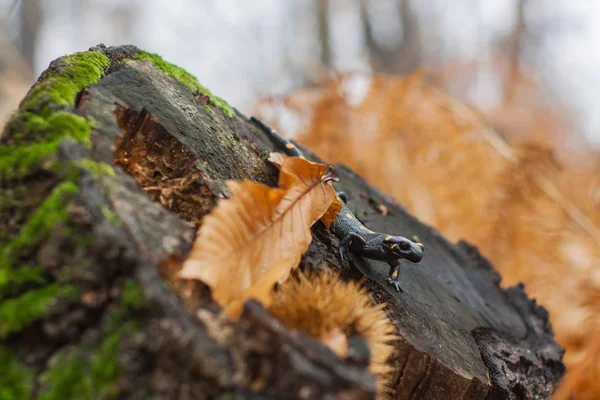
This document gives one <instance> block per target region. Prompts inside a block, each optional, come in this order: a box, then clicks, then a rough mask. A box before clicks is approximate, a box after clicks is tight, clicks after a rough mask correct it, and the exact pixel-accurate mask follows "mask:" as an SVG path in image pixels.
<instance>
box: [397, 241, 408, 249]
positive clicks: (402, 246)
mask: <svg viewBox="0 0 600 400" xmlns="http://www.w3.org/2000/svg"><path fill="white" fill-rule="evenodd" d="M398 248H399V249H400V250H410V243H408V242H407V241H405V240H403V241H401V242H400V243H398Z"/></svg>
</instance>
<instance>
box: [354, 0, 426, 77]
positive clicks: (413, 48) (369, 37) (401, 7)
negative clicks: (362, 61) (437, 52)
mask: <svg viewBox="0 0 600 400" xmlns="http://www.w3.org/2000/svg"><path fill="white" fill-rule="evenodd" d="M360 2H361V3H360V5H361V21H362V29H363V32H364V36H365V45H366V48H367V52H368V55H369V60H370V63H371V66H372V68H373V71H375V72H383V73H395V74H406V73H409V72H411V71H413V70H414V69H415V68H417V67H418V66H419V65H421V34H420V30H419V21H418V19H417V16H416V15H415V13H414V12H413V11H412V7H411V5H410V1H409V0H399V2H398V7H397V8H396V10H397V14H398V19H399V20H400V24H401V26H402V40H401V41H399V42H398V44H397V45H396V46H393V47H391V48H388V49H386V48H383V47H382V46H381V45H380V44H379V43H377V40H376V39H375V36H374V34H373V21H372V20H371V18H369V1H368V0H360Z"/></svg>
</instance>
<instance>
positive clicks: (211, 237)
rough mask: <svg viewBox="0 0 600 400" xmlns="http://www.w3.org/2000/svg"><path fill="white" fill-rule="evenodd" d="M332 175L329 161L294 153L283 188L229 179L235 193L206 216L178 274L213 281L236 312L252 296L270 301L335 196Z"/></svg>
mask: <svg viewBox="0 0 600 400" xmlns="http://www.w3.org/2000/svg"><path fill="white" fill-rule="evenodd" d="M329 179H330V176H329V167H328V166H327V165H323V164H317V163H312V162H310V161H307V160H304V159H302V158H298V157H289V158H286V159H285V160H284V161H283V163H282V165H281V170H280V174H279V188H278V189H277V188H271V187H269V186H266V185H263V184H261V183H256V182H250V181H242V182H239V181H228V182H227V187H228V188H229V190H230V192H231V199H228V200H221V201H220V202H219V203H218V204H217V206H216V207H215V209H214V210H213V211H212V212H211V214H209V215H208V216H206V217H205V219H204V221H203V224H202V226H201V228H200V230H199V232H198V237H197V239H196V241H195V242H194V247H193V248H192V252H191V253H190V256H189V257H188V259H187V260H186V261H185V263H184V265H183V268H182V270H181V272H180V273H179V277H180V278H183V279H197V280H201V281H202V282H204V283H206V284H207V285H208V286H210V287H211V288H212V294H213V298H214V299H215V301H217V302H218V303H219V304H221V305H223V306H225V307H227V309H226V311H227V313H228V314H229V315H230V316H232V317H236V316H237V315H238V314H239V311H240V310H241V306H242V304H243V302H244V301H245V300H247V299H249V298H254V299H256V300H258V301H260V302H262V303H263V304H265V305H268V304H269V302H270V293H271V290H272V288H273V286H274V285H275V283H277V282H282V281H283V280H285V279H286V278H287V277H288V275H289V273H290V271H291V270H292V269H293V268H295V267H296V266H297V265H298V262H299V261H300V257H301V255H302V253H303V252H304V251H306V249H307V248H308V245H309V244H310V242H311V239H312V236H311V232H310V227H311V225H312V224H314V223H315V222H316V221H317V220H318V219H319V218H320V217H321V216H322V215H323V213H325V211H326V210H327V209H328V208H329V206H330V204H331V202H332V201H333V199H334V198H335V191H334V190H333V187H332V186H331V185H330V184H329V183H328V180H329Z"/></svg>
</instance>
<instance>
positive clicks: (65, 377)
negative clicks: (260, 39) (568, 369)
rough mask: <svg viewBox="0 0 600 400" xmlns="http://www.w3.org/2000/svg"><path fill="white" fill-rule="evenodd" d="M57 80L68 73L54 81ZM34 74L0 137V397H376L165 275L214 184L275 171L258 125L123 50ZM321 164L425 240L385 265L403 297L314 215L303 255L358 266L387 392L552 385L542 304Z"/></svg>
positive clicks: (544, 390) (251, 318)
mask: <svg viewBox="0 0 600 400" xmlns="http://www.w3.org/2000/svg"><path fill="white" fill-rule="evenodd" d="M90 54H91V55H92V56H91V59H90ZM207 62H208V61H207ZM94 74H95V75H94ZM82 75H83V76H86V77H89V78H85V79H81V76H82ZM90 76H92V77H90ZM94 76H95V78H94ZM62 79H66V80H68V81H69V82H71V83H72V87H71V86H69V87H68V89H69V90H67V91H64V90H62V89H61V91H60V93H59V94H57V95H55V94H54V92H52V91H53V90H58V89H57V88H56V86H57V85H58V84H61V83H62V82H63V81H62ZM44 85H45V86H44ZM37 87H38V88H42V89H44V90H45V91H46V92H44V91H42V90H41V89H40V90H36V89H35V87H34V89H32V91H31V92H30V93H29V95H28V97H27V98H26V99H25V101H24V102H23V103H22V105H21V108H20V110H19V111H18V113H17V114H15V116H14V117H13V120H11V121H10V122H9V123H8V124H7V126H6V128H5V131H4V133H3V136H2V138H1V141H2V143H1V144H2V147H0V189H1V192H0V226H1V227H0V244H1V245H2V247H1V248H0V260H1V261H3V265H2V266H1V267H0V268H2V269H1V270H0V271H1V274H0V299H1V300H2V303H1V304H0V338H1V340H2V342H1V343H0V387H2V390H4V388H5V387H6V388H7V389H6V392H2V390H0V394H3V393H8V394H10V395H13V397H8V398H29V397H30V395H35V396H39V397H40V398H45V399H54V398H57V399H58V398H60V399H71V398H73V399H74V398H81V397H86V396H87V397H89V396H90V395H91V394H94V395H99V396H101V398H150V397H152V398H156V399H176V398H178V399H203V398H252V399H255V398H286V399H294V398H303V399H308V398H310V399H312V398H326V397H329V398H343V399H363V398H365V399H366V398H373V397H374V394H375V381H374V378H373V376H372V375H371V374H370V373H369V371H368V369H367V366H366V365H364V363H357V362H353V361H351V360H342V359H340V358H338V357H337V356H336V355H335V354H334V353H333V352H331V351H329V350H328V349H327V348H326V347H324V346H323V345H322V344H321V343H319V342H317V341H316V340H314V339H312V338H309V337H308V336H306V335H304V334H302V333H300V332H297V331H293V330H288V329H286V328H285V327H283V326H282V325H281V324H279V323H278V322H277V321H276V320H275V319H273V318H272V317H271V316H270V314H269V313H268V312H267V311H266V310H265V309H264V308H263V307H262V306H260V305H259V304H258V303H256V302H252V301H251V302H248V303H246V306H245V308H244V311H243V313H242V315H241V317H240V319H239V321H237V322H233V321H231V320H229V319H227V318H226V317H224V316H223V315H222V314H221V313H220V309H219V307H218V306H217V305H216V304H215V303H214V302H212V301H211V300H210V299H209V297H208V290H207V289H206V288H205V287H203V286H202V285H197V284H196V285H188V284H181V283H177V282H176V281H174V280H173V275H174V273H173V271H172V270H171V267H172V265H174V264H178V263H180V261H181V260H183V259H184V258H185V257H186V256H187V255H188V253H189V252H190V249H191V243H192V239H193V237H194V232H195V228H196V227H197V226H198V224H199V221H200V220H201V219H202V217H203V216H205V215H206V214H207V213H208V212H209V211H210V210H211V209H212V208H213V207H214V205H215V203H216V200H217V199H219V198H223V197H228V196H229V192H228V190H227V187H226V185H225V181H226V180H230V179H235V180H242V179H249V180H254V181H257V182H262V183H265V184H268V185H270V186H275V185H276V182H277V170H276V168H274V167H273V166H272V165H270V164H269V163H268V162H266V161H265V158H266V155H267V154H268V152H269V151H271V150H277V149H273V147H272V144H271V143H270V142H269V141H268V139H267V137H266V136H265V135H264V133H263V132H261V131H260V129H258V128H257V126H256V125H254V124H253V123H251V122H250V121H249V120H248V118H247V117H246V116H244V115H242V114H240V113H239V112H237V111H236V110H234V109H231V108H230V107H229V106H228V105H227V104H226V103H225V102H224V101H222V100H220V99H218V98H216V97H215V96H213V95H212V94H211V93H210V92H208V91H207V90H206V89H205V88H203V87H201V86H200V85H199V84H197V83H196V82H195V81H194V80H193V79H192V78H191V77H190V76H189V75H187V74H185V72H184V71H182V70H179V69H177V68H175V67H173V66H170V65H169V64H166V63H165V62H164V61H162V60H160V59H158V58H156V57H154V56H152V55H149V54H148V53H144V52H140V50H138V49H137V48H135V47H132V46H121V47H114V48H106V47H104V46H98V47H96V48H93V49H90V51H89V52H84V53H80V54H76V55H72V56H68V57H67V58H63V59H59V60H57V61H55V62H53V64H52V65H51V67H50V68H49V69H48V71H46V72H45V73H44V74H42V76H41V77H40V80H39V81H38V83H37ZM61 87H63V88H64V86H61ZM67 117H68V118H67ZM59 122H60V123H59ZM81 132H83V133H81ZM34 152H35V155H34ZM19 154H21V155H23V156H21V157H17V156H16V155H19ZM27 154H28V156H27V157H25V156H24V155H27ZM306 155H307V158H312V159H316V158H315V157H314V156H312V155H311V154H310V153H309V152H307V153H306ZM335 173H336V175H337V176H338V177H339V178H340V182H339V183H338V184H336V186H337V189H338V190H340V189H343V190H344V191H345V192H346V193H347V194H348V198H349V200H348V206H349V207H350V208H351V209H352V210H353V211H354V213H355V214H356V216H357V217H358V218H359V219H361V221H363V222H364V223H365V224H366V225H367V226H368V227H369V228H370V229H372V230H375V231H381V232H387V233H390V234H398V235H403V236H407V237H412V236H413V235H417V236H418V238H419V241H421V242H422V243H424V244H425V258H424V259H423V261H422V262H421V263H419V264H409V263H406V264H403V267H402V268H401V272H400V273H401V287H402V289H403V293H396V292H395V291H394V290H393V288H392V287H391V286H389V285H388V284H387V283H386V278H387V275H386V274H387V265H385V264H382V263H378V262H371V261H366V260H361V259H357V258H356V257H350V264H342V263H341V262H340V260H339V258H338V256H337V254H338V252H337V248H338V245H339V242H338V240H337V238H336V237H335V236H334V235H333V234H331V233H330V232H329V231H327V230H326V229H325V228H324V226H323V224H321V223H317V224H316V225H315V226H314V227H313V230H312V231H313V242H312V244H311V246H310V247H309V250H308V251H307V252H306V253H305V254H304V256H303V258H302V261H301V265H302V266H303V268H320V267H322V266H323V265H327V266H329V267H330V268H332V269H334V270H338V271H339V272H340V273H341V274H342V275H343V276H344V277H345V278H349V279H361V277H362V276H363V275H364V276H366V279H364V284H365V285H366V286H367V288H368V289H369V291H370V292H371V293H372V295H373V298H374V299H375V301H377V302H385V303H387V304H388V313H389V315H390V317H391V318H392V319H393V321H394V324H395V325H396V327H397V329H398V334H399V335H400V336H401V338H402V339H401V340H400V341H399V342H398V343H397V346H396V347H397V352H396V354H395V356H394V357H393V360H392V363H393V366H394V371H395V372H394V373H393V379H392V380H391V381H392V385H391V386H392V389H393V393H392V397H393V398H397V399H410V398H424V399H504V398H510V399H521V398H525V399H541V398H548V397H549V395H550V393H551V392H552V390H553V389H554V387H555V386H556V384H557V383H558V380H559V378H560V377H561V376H562V374H563V372H564V366H563V364H562V362H561V358H562V350H561V349H560V347H559V346H558V345H557V344H556V343H555V342H554V340H553V335H552V330H551V326H550V323H549V322H548V314H547V312H546V311H545V309H544V308H542V307H540V306H538V305H537V304H536V303H535V301H534V300H531V299H528V298H527V296H526V294H525V289H524V288H523V287H521V286H518V287H513V288H509V289H507V290H504V289H501V288H500V287H499V282H500V276H499V275H498V274H497V273H496V272H495V270H494V268H493V266H492V265H490V263H489V262H488V261H487V260H486V259H485V258H483V257H482V256H481V255H480V254H479V253H478V251H477V249H475V248H474V247H472V246H470V245H469V244H467V243H464V242H461V243H459V244H457V245H455V244H452V243H450V242H448V241H447V240H445V239H444V238H443V237H442V236H440V234H439V233H438V232H436V231H435V230H433V229H432V228H430V227H428V226H426V225H424V224H422V223H420V222H419V221H418V220H416V219H415V218H414V217H412V216H411V215H409V214H408V213H407V212H406V211H405V210H404V209H403V208H402V207H401V206H400V205H398V204H397V203H396V202H394V200H393V199H391V198H389V197H388V196H386V195H385V194H383V193H381V192H379V191H378V190H376V189H375V188H373V187H371V186H370V185H369V184H368V183H367V182H365V181H363V180H362V179H361V178H360V177H358V176H356V175H355V174H353V173H352V172H351V171H349V170H348V169H347V168H345V167H343V166H335ZM398 184H402V183H401V182H398ZM382 206H383V207H382ZM381 210H387V212H386V213H383V212H382V211H381ZM384 214H385V215H384ZM531 268H535V266H534V265H532V266H531ZM11 277H12V278H11ZM182 297H183V298H185V299H186V301H183V299H182ZM17 310H23V312H22V313H19V312H17ZM23 313H25V315H24V314H23ZM3 365H8V366H9V369H10V371H11V375H10V378H3V377H2V376H1V375H5V374H3V372H4V369H3V368H5V367H3ZM5 376H6V375H5ZM235 396H237V397H235ZM0 397H1V396H0Z"/></svg>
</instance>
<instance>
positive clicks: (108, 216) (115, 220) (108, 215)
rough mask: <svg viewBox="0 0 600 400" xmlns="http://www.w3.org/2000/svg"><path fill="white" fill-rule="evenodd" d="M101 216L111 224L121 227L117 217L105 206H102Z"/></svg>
mask: <svg viewBox="0 0 600 400" xmlns="http://www.w3.org/2000/svg"><path fill="white" fill-rule="evenodd" d="M102 215H103V216H104V218H106V219H107V220H108V221H110V222H112V223H113V224H115V225H121V220H120V219H119V217H117V214H115V213H114V211H113V210H111V209H110V208H108V206H106V205H102Z"/></svg>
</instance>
